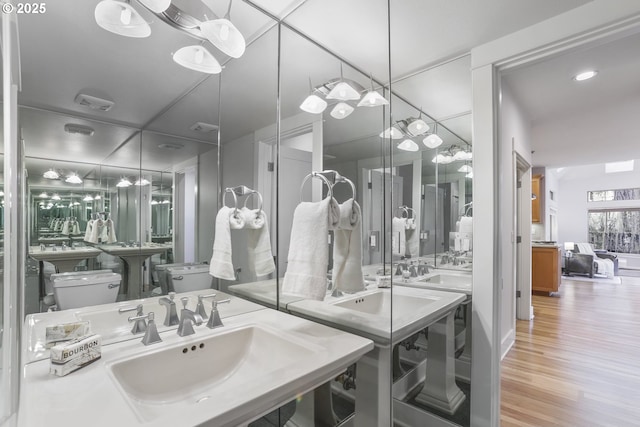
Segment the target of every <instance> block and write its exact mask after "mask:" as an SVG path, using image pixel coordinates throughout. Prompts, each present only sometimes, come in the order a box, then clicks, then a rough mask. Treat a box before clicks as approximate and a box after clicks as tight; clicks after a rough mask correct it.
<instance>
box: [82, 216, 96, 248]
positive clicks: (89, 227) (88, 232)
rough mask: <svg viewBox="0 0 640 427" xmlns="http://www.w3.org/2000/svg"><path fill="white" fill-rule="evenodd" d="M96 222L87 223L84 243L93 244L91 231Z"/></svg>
mask: <svg viewBox="0 0 640 427" xmlns="http://www.w3.org/2000/svg"><path fill="white" fill-rule="evenodd" d="M93 223H94V221H93V220H92V219H90V220H89V221H87V229H86V230H85V231H84V241H85V242H91V231H92V230H93Z"/></svg>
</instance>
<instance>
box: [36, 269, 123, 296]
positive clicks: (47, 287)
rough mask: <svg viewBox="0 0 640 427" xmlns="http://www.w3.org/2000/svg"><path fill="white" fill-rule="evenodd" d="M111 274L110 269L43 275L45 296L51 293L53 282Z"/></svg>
mask: <svg viewBox="0 0 640 427" xmlns="http://www.w3.org/2000/svg"><path fill="white" fill-rule="evenodd" d="M109 273H113V271H112V270H110V269H104V270H86V271H69V272H66V273H49V274H47V273H45V277H44V279H45V290H46V292H47V294H52V293H53V281H54V280H56V279H68V278H73V277H75V278H78V277H84V276H97V275H99V274H109Z"/></svg>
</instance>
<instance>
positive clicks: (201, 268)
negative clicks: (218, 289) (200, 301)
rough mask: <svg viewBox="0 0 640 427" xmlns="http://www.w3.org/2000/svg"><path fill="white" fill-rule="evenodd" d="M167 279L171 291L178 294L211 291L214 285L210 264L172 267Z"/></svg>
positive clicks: (168, 271) (168, 270)
mask: <svg viewBox="0 0 640 427" xmlns="http://www.w3.org/2000/svg"><path fill="white" fill-rule="evenodd" d="M167 278H168V279H169V283H168V285H169V289H170V290H171V289H173V291H174V292H176V293H181V292H189V291H200V290H204V289H211V285H212V283H213V277H212V276H211V275H210V274H209V265H208V264H200V265H191V266H184V267H170V268H168V269H167Z"/></svg>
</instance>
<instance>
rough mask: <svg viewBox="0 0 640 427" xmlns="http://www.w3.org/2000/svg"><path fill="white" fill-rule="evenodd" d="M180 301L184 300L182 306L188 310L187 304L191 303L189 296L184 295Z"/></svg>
mask: <svg viewBox="0 0 640 427" xmlns="http://www.w3.org/2000/svg"><path fill="white" fill-rule="evenodd" d="M180 301H182V308H183V309H184V310H186V309H187V304H188V303H189V297H182V298H180Z"/></svg>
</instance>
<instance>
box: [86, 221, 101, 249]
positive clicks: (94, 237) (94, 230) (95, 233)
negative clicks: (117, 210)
mask: <svg viewBox="0 0 640 427" xmlns="http://www.w3.org/2000/svg"><path fill="white" fill-rule="evenodd" d="M103 228H104V221H103V220H101V219H97V220H95V221H93V225H92V227H91V236H90V237H89V242H91V243H99V242H100V240H99V239H100V234H101V233H102V229H103Z"/></svg>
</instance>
